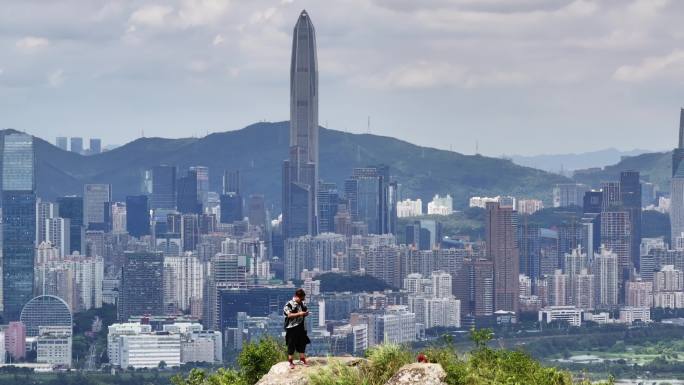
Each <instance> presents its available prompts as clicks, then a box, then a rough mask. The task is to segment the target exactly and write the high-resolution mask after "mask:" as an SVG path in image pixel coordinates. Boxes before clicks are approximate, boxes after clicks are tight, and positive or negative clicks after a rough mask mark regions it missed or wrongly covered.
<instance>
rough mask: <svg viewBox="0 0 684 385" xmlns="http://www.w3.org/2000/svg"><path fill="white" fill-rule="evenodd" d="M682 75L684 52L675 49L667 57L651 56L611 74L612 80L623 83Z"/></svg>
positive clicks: (683, 70)
mask: <svg viewBox="0 0 684 385" xmlns="http://www.w3.org/2000/svg"><path fill="white" fill-rule="evenodd" d="M682 75H684V50H681V49H676V50H674V51H672V52H671V53H670V54H668V55H664V56H651V57H647V58H645V59H644V60H642V61H641V63H639V64H638V65H623V66H621V67H619V68H618V69H617V70H615V72H614V73H613V79H615V80H619V81H623V82H645V81H649V80H654V79H660V78H669V77H672V78H677V79H679V80H680V81H681V76H682Z"/></svg>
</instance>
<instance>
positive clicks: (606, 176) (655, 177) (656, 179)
mask: <svg viewBox="0 0 684 385" xmlns="http://www.w3.org/2000/svg"><path fill="white" fill-rule="evenodd" d="M627 170H635V171H639V173H640V174H641V179H642V180H643V181H646V182H651V183H655V184H656V185H658V188H659V189H660V191H665V192H667V191H670V178H671V176H672V151H666V152H652V153H647V154H640V155H636V156H630V157H625V158H623V159H622V160H621V161H619V162H617V163H616V164H613V165H610V166H606V167H603V168H590V169H584V170H576V171H575V173H574V175H573V178H574V179H575V180H576V181H578V182H581V183H586V184H588V185H590V186H593V187H598V186H599V185H600V183H601V182H604V181H616V180H619V179H620V172H621V171H627Z"/></svg>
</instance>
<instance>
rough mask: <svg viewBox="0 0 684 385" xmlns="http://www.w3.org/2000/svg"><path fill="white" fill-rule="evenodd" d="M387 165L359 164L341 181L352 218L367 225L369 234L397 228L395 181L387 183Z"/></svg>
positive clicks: (383, 232) (387, 231)
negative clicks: (363, 165) (360, 165)
mask: <svg viewBox="0 0 684 385" xmlns="http://www.w3.org/2000/svg"><path fill="white" fill-rule="evenodd" d="M389 180H390V172H389V166H386V165H380V166H369V167H358V168H355V169H354V172H353V174H352V176H351V178H350V179H347V180H346V181H345V184H344V186H345V187H344V189H345V195H346V198H347V199H348V200H349V206H350V211H351V215H352V220H353V221H360V222H364V223H366V224H367V225H368V232H369V233H370V234H394V233H395V232H396V228H395V227H396V216H397V202H396V187H397V185H396V183H390V181H389Z"/></svg>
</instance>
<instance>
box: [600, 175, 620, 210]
mask: <svg viewBox="0 0 684 385" xmlns="http://www.w3.org/2000/svg"><path fill="white" fill-rule="evenodd" d="M620 206H622V194H621V193H620V182H603V183H601V211H608V210H616V209H619V208H620Z"/></svg>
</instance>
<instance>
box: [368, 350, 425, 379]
mask: <svg viewBox="0 0 684 385" xmlns="http://www.w3.org/2000/svg"><path fill="white" fill-rule="evenodd" d="M366 358H368V363H367V364H365V365H363V366H362V368H361V370H362V374H363V377H364V382H365V384H367V385H384V384H385V383H386V382H387V380H389V379H390V378H391V377H392V376H393V375H394V373H396V372H397V371H398V370H399V369H400V368H401V367H402V366H404V365H406V364H409V363H411V362H412V361H413V354H412V353H411V351H410V350H409V349H406V348H404V347H402V346H399V345H394V344H387V345H379V346H375V347H373V348H371V349H369V350H368V351H367V352H366Z"/></svg>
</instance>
